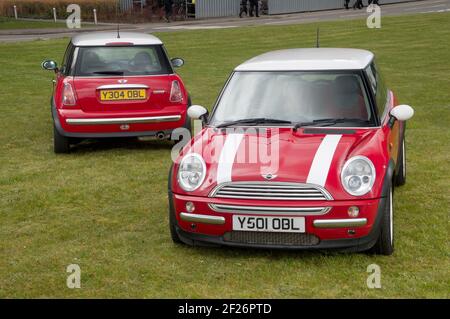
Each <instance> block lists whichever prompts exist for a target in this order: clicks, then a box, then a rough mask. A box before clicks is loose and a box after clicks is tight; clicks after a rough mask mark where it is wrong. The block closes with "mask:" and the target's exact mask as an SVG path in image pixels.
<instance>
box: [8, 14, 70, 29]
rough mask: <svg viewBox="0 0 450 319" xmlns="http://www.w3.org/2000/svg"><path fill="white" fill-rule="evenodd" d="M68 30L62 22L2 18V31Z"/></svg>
mask: <svg viewBox="0 0 450 319" xmlns="http://www.w3.org/2000/svg"><path fill="white" fill-rule="evenodd" d="M51 28H66V24H65V23H62V22H52V21H39V20H35V21H30V20H16V19H13V18H6V17H0V30H18V29H51Z"/></svg>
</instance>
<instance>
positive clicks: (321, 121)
mask: <svg viewBox="0 0 450 319" xmlns="http://www.w3.org/2000/svg"><path fill="white" fill-rule="evenodd" d="M348 122H350V123H352V122H356V123H365V124H367V123H369V121H368V120H362V119H352V118H341V119H319V120H314V121H312V122H304V123H297V124H295V126H294V131H297V130H298V129H299V128H301V127H304V126H314V125H318V126H322V127H324V126H332V125H335V124H339V123H348Z"/></svg>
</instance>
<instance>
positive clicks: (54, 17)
mask: <svg viewBox="0 0 450 319" xmlns="http://www.w3.org/2000/svg"><path fill="white" fill-rule="evenodd" d="M53 20H55V22H56V8H53Z"/></svg>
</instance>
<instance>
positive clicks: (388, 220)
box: [371, 185, 394, 256]
mask: <svg viewBox="0 0 450 319" xmlns="http://www.w3.org/2000/svg"><path fill="white" fill-rule="evenodd" d="M393 199H394V190H393V187H392V185H391V186H390V189H389V194H388V197H387V198H386V204H385V207H384V210H383V217H382V219H381V229H380V234H379V237H378V240H377V242H376V243H375V246H373V248H372V249H371V252H372V253H375V254H379V255H386V256H389V255H392V253H393V252H394V203H393Z"/></svg>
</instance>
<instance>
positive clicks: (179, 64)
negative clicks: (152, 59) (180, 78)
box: [170, 58, 184, 68]
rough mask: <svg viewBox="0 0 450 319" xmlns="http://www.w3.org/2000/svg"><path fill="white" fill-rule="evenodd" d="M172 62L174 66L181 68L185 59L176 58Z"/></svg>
mask: <svg viewBox="0 0 450 319" xmlns="http://www.w3.org/2000/svg"><path fill="white" fill-rule="evenodd" d="M170 62H171V63H172V66H173V67H174V68H181V67H182V66H183V65H184V60H183V59H181V58H174V59H172V60H170Z"/></svg>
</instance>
